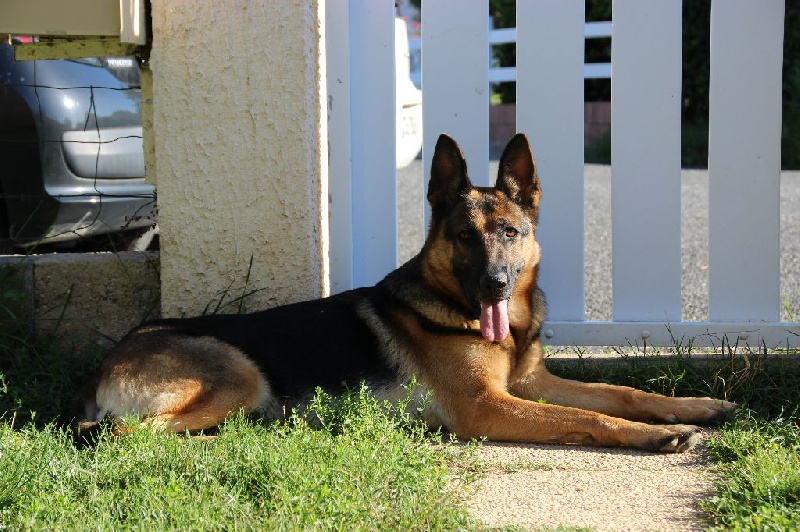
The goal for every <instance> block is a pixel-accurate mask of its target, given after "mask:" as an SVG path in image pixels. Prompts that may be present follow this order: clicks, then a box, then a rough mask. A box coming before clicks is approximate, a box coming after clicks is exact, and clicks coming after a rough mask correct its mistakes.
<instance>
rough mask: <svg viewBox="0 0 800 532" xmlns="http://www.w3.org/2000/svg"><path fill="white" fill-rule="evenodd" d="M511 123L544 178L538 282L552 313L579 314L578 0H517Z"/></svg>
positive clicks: (580, 29) (580, 132) (581, 10)
mask: <svg viewBox="0 0 800 532" xmlns="http://www.w3.org/2000/svg"><path fill="white" fill-rule="evenodd" d="M517 29H518V32H517V95H518V97H517V130H518V131H521V132H523V133H526V134H527V135H528V139H529V140H530V142H531V145H532V147H533V151H534V156H535V159H536V165H537V169H538V172H539V177H540V180H541V182H542V201H541V205H540V223H539V229H538V230H537V237H538V239H539V242H540V244H541V246H542V263H541V267H540V269H539V274H540V284H541V286H542V289H543V290H544V291H545V294H552V295H554V296H555V297H552V298H550V299H549V304H548V316H550V318H551V319H554V320H573V321H582V320H583V319H584V293H583V285H584V282H583V276H584V272H583V56H584V46H583V32H584V1H583V0H539V1H531V0H520V1H518V2H517Z"/></svg>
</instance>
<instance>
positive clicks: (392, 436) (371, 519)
mask: <svg viewBox="0 0 800 532" xmlns="http://www.w3.org/2000/svg"><path fill="white" fill-rule="evenodd" d="M308 419H314V422H313V423H310V422H309V421H308ZM320 420H321V421H320ZM465 452H469V451H468V448H465V447H464V446H460V445H444V446H443V445H440V444H435V443H433V441H432V439H431V435H430V434H428V433H426V432H425V431H424V429H423V428H422V426H421V424H420V423H418V422H416V421H414V420H413V418H411V417H410V416H404V415H397V414H396V413H394V414H393V413H392V412H389V411H387V408H386V405H383V404H379V403H378V402H377V401H376V400H375V399H373V398H372V396H371V395H370V394H369V393H368V392H367V391H366V390H359V391H354V392H352V393H350V394H348V395H346V396H345V397H344V398H341V399H337V400H336V401H334V400H333V399H331V398H329V397H325V396H320V397H319V398H318V399H317V400H316V402H315V404H314V406H313V407H312V408H311V410H310V411H309V412H308V413H307V415H305V416H299V415H296V416H294V417H293V418H292V419H291V420H290V421H289V422H286V423H277V422H275V423H265V422H259V421H257V420H250V419H246V418H244V417H241V416H240V417H236V418H234V419H231V420H230V421H229V422H227V423H226V424H225V425H224V426H222V427H221V428H220V429H219V431H218V434H217V435H216V437H214V438H197V437H188V438H187V437H184V436H178V435H168V434H159V433H153V432H151V431H147V430H141V431H137V432H135V433H133V434H131V435H128V436H125V437H118V438H115V437H113V436H111V435H110V434H109V432H108V431H106V432H102V433H101V434H100V435H99V436H98V438H97V441H96V443H95V444H94V445H90V446H85V447H82V448H80V447H76V446H75V445H74V444H73V442H72V439H71V434H70V433H69V432H68V431H66V430H64V429H60V428H58V427H56V426H54V425H48V426H45V427H43V428H41V427H36V426H35V425H33V424H28V425H26V426H24V427H21V428H17V429H13V428H12V427H11V424H10V423H9V422H8V421H6V422H5V423H2V424H0V528H2V527H8V528H12V529H30V528H36V529H39V528H47V529H62V530H69V529H87V528H91V529H117V528H133V529H167V528H184V527H189V528H192V529H211V528H217V527H219V526H220V525H223V524H224V526H227V527H230V528H240V529H261V530H273V529H275V530H279V529H310V528H311V529H342V528H359V529H378V528H380V529H388V530H429V529H431V530H441V529H448V530H451V529H459V528H473V527H474V526H475V524H474V523H473V522H472V520H471V519H470V517H469V516H468V514H467V513H466V511H465V510H464V509H463V508H462V507H461V505H460V501H459V496H460V495H459V492H458V490H457V488H456V486H455V484H454V482H453V481H452V480H451V474H450V470H449V469H448V465H449V463H450V461H451V460H456V459H457V458H456V457H454V454H459V455H460V454H462V453H465ZM460 459H463V456H462V457H461V458H460Z"/></svg>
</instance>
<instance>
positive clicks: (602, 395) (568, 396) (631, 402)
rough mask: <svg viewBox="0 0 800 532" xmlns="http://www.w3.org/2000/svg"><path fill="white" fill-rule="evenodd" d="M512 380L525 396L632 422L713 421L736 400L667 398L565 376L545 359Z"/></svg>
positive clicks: (518, 393) (517, 391)
mask: <svg viewBox="0 0 800 532" xmlns="http://www.w3.org/2000/svg"><path fill="white" fill-rule="evenodd" d="M526 370H527V373H525V374H524V375H522V376H520V377H518V378H516V379H513V380H511V381H510V382H509V391H510V392H511V393H512V394H514V395H516V396H517V397H521V398H524V399H529V400H531V401H541V400H543V401H544V402H547V403H552V404H555V405H562V406H571V407H575V408H581V409H585V410H592V411H594V412H601V413H603V414H607V415H609V416H614V417H620V418H624V419H628V420H632V421H656V422H661V423H698V424H710V423H716V422H719V421H721V420H722V419H724V418H725V416H726V415H727V413H728V412H729V411H730V410H731V409H732V408H733V407H734V406H735V404H734V403H731V402H728V401H724V400H721V399H712V398H710V397H666V396H663V395H659V394H655V393H648V392H643V391H641V390H636V389H634V388H629V387H627V386H615V385H611V384H602V383H586V382H579V381H574V380H569V379H562V378H561V377H557V376H555V375H552V374H551V373H550V372H548V371H547V368H545V366H544V362H543V361H542V360H541V359H538V360H535V361H533V363H531V364H530V365H529V366H528V367H527V368H526Z"/></svg>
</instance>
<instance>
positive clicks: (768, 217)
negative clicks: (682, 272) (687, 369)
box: [708, 0, 784, 322]
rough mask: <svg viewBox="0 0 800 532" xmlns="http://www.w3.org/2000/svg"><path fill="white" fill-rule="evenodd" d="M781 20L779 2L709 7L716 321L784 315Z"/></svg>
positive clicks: (736, 1)
mask: <svg viewBox="0 0 800 532" xmlns="http://www.w3.org/2000/svg"><path fill="white" fill-rule="evenodd" d="M783 17H784V1H783V0H726V1H725V2H720V1H719V0H715V1H713V2H712V3H711V79H710V90H709V121H710V128H709V161H708V171H709V317H710V319H711V321H726V320H729V321H761V320H764V321H772V322H775V321H778V318H779V315H780V240H779V239H780V220H779V211H780V203H779V198H780V169H781V167H780V145H781V67H782V57H783ZM742 21H747V22H746V23H742Z"/></svg>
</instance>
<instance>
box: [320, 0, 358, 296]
mask: <svg viewBox="0 0 800 532" xmlns="http://www.w3.org/2000/svg"><path fill="white" fill-rule="evenodd" d="M348 20H349V13H348V9H347V0H326V4H325V28H326V31H325V48H326V50H325V52H326V63H327V64H326V68H327V72H326V74H327V76H328V79H329V80H336V82H335V83H330V82H329V83H328V130H329V131H332V132H336V134H335V135H329V136H328V147H329V148H328V183H329V186H328V190H329V194H330V211H329V212H330V224H329V231H330V239H329V257H330V287H331V293H334V294H335V293H338V292H343V291H345V290H349V289H350V288H352V286H353V261H352V259H353V234H352V230H353V224H352V201H351V200H352V191H351V165H350V61H349V59H350V54H349V44H348V35H349V34H350V29H349V24H348Z"/></svg>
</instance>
